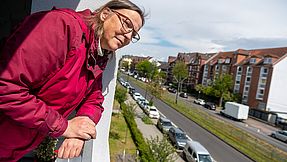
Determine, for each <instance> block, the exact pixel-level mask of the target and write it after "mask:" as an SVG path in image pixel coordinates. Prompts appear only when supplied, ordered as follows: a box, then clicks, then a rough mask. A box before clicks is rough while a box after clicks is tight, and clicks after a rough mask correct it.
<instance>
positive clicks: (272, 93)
mask: <svg viewBox="0 0 287 162" xmlns="http://www.w3.org/2000/svg"><path fill="white" fill-rule="evenodd" d="M286 55H287V54H286ZM283 58H284V57H283ZM286 69H287V57H285V58H284V59H282V60H281V61H280V62H278V63H277V64H275V65H274V67H273V74H272V79H271V84H270V90H269V96H268V100H267V107H266V108H267V110H269V111H276V112H285V113H287V102H286V92H287V75H286ZM283 116H285V117H284V118H286V119H287V114H285V115H283Z"/></svg>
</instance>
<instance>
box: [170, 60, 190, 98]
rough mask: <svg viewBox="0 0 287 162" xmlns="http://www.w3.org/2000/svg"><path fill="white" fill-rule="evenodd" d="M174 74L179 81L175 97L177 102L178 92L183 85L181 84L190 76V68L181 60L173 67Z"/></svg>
mask: <svg viewBox="0 0 287 162" xmlns="http://www.w3.org/2000/svg"><path fill="white" fill-rule="evenodd" d="M172 74H173V76H174V79H175V80H176V82H177V92H176V98H175V103H176V104H177V98H178V92H179V89H180V87H181V84H182V82H183V81H184V80H185V79H187V77H188V70H187V66H186V65H185V63H184V62H180V61H179V62H176V64H175V66H174V67H173V69H172Z"/></svg>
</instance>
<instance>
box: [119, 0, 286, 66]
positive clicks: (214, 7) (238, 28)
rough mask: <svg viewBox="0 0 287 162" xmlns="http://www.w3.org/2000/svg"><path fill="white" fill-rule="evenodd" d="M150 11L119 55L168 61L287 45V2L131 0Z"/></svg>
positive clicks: (259, 0) (282, 0)
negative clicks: (135, 38) (181, 56)
mask: <svg viewBox="0 0 287 162" xmlns="http://www.w3.org/2000/svg"><path fill="white" fill-rule="evenodd" d="M132 2H134V3H135V4H137V5H138V6H139V7H141V8H144V10H145V12H146V13H147V14H148V15H147V17H146V23H145V25H144V26H143V28H142V29H141V30H140V32H139V34H140V36H141V40H140V41H139V42H137V43H135V44H132V43H131V44H130V45H128V46H127V47H124V48H122V49H120V50H119V51H118V54H120V55H134V56H152V57H154V58H156V59H158V60H160V61H167V59H168V56H177V54H178V53H179V52H201V53H213V52H219V51H234V50H237V49H239V48H240V49H258V48H273V47H286V46H287V17H286V16H287V9H286V8H287V1H286V0H132Z"/></svg>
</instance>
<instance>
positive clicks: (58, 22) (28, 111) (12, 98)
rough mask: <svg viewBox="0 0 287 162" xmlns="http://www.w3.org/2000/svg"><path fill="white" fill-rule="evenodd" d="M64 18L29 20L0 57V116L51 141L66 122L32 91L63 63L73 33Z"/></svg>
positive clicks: (50, 15) (48, 15) (51, 14)
mask: <svg viewBox="0 0 287 162" xmlns="http://www.w3.org/2000/svg"><path fill="white" fill-rule="evenodd" d="M68 18H69V17H68V15H64V14H63V13H59V12H53V11H52V12H41V13H37V14H33V15H31V16H29V17H28V18H27V19H25V21H24V22H23V23H22V24H21V26H20V27H19V28H18V29H17V30H16V32H15V33H14V34H13V35H12V36H11V37H10V38H9V39H8V40H7V42H6V44H5V47H4V49H3V51H2V53H1V57H0V115H5V116H7V117H9V118H11V119H12V120H14V121H15V122H16V123H18V124H19V125H22V126H24V127H27V128H31V129H36V130H38V131H39V132H40V133H42V134H48V135H50V136H52V137H58V136H60V135H62V134H63V133H64V131H65V130H66V128H67V125H68V122H67V120H66V119H64V118H63V117H62V115H60V114H59V113H58V112H57V111H55V110H53V109H52V108H51V107H49V106H47V105H46V104H45V102H43V101H42V100H41V98H37V96H36V95H34V91H37V89H39V88H40V87H41V85H42V83H43V82H44V81H45V79H46V78H47V76H48V75H50V74H51V73H52V72H55V71H57V69H58V68H60V67H61V66H62V65H63V64H64V62H65V58H66V54H67V52H68V49H69V45H70V44H71V43H72V42H71V40H70V39H69V37H70V35H71V32H73V29H72V28H71V27H70V26H73V25H71V24H70V25H69V24H67V23H66V22H67V20H68Z"/></svg>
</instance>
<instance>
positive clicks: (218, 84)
mask: <svg viewBox="0 0 287 162" xmlns="http://www.w3.org/2000/svg"><path fill="white" fill-rule="evenodd" d="M232 86H233V80H232V76H231V75H229V74H223V75H220V76H219V77H218V78H216V79H215V80H214V82H213V85H212V89H213V94H214V95H215V96H217V97H219V98H220V99H219V107H221V106H222V101H223V98H224V96H226V97H229V96H230V95H231V94H232V92H231V91H232Z"/></svg>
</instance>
